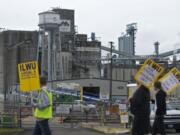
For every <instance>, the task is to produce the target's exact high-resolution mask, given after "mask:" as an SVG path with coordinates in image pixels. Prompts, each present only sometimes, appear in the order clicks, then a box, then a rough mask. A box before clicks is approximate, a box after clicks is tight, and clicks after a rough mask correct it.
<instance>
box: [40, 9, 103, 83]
mask: <svg viewBox="0 0 180 135" xmlns="http://www.w3.org/2000/svg"><path fill="white" fill-rule="evenodd" d="M39 28H40V33H39V44H38V47H39V50H40V54H41V57H40V61H41V69H42V70H41V75H43V74H48V79H49V81H52V80H64V79H71V78H85V77H100V65H101V61H99V62H97V63H93V61H91V60H93V59H100V58H101V49H100V48H101V42H100V41H97V40H96V37H95V34H94V35H93V36H91V40H88V37H87V35H86V34H78V33H77V31H75V21H74V10H69V9H61V8H54V9H52V10H50V11H46V12H42V13H40V14H39ZM44 41H46V42H44ZM87 59H91V60H89V61H88V60H87Z"/></svg>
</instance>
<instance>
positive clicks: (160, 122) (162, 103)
mask: <svg viewBox="0 0 180 135" xmlns="http://www.w3.org/2000/svg"><path fill="white" fill-rule="evenodd" d="M154 90H155V91H156V106H157V109H156V115H155V120H154V123H153V127H152V135H156V134H157V133H161V135H165V134H166V133H165V126H164V115H165V114H166V96H167V95H166V92H165V91H163V90H162V87H161V82H159V81H157V82H155V83H154Z"/></svg>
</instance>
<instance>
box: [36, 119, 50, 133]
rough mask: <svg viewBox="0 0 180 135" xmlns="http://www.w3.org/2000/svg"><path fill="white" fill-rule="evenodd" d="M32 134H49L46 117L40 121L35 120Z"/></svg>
mask: <svg viewBox="0 0 180 135" xmlns="http://www.w3.org/2000/svg"><path fill="white" fill-rule="evenodd" d="M33 135H51V131H50V128H49V123H48V119H46V120H40V121H38V120H36V125H35V127H34V131H33Z"/></svg>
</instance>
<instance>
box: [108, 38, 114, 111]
mask: <svg viewBox="0 0 180 135" xmlns="http://www.w3.org/2000/svg"><path fill="white" fill-rule="evenodd" d="M109 43H110V46H111V50H110V66H109V102H110V108H111V106H112V49H113V44H114V43H113V42H112V41H110V42H109Z"/></svg>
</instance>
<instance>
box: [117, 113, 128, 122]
mask: <svg viewBox="0 0 180 135" xmlns="http://www.w3.org/2000/svg"><path fill="white" fill-rule="evenodd" d="M119 115H120V123H121V124H125V123H129V115H128V112H120V113H119Z"/></svg>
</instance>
